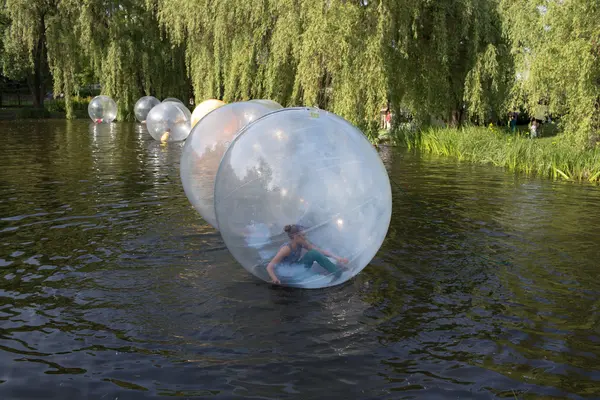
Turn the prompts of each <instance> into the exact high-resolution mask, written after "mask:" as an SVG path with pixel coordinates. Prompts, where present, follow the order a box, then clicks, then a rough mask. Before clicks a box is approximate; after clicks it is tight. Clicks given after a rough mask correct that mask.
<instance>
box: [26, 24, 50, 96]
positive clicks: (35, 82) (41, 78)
mask: <svg viewBox="0 0 600 400" xmlns="http://www.w3.org/2000/svg"><path fill="white" fill-rule="evenodd" d="M39 28H40V36H39V38H38V41H37V44H36V46H35V48H34V49H33V52H34V53H33V76H32V77H31V80H30V82H31V83H30V85H29V89H30V90H31V94H32V96H33V106H34V107H35V108H42V107H43V106H44V97H45V94H46V71H47V70H48V64H47V63H48V61H47V57H46V52H47V49H46V21H45V15H44V14H42V16H41V17H40V27H39ZM28 81H29V80H28Z"/></svg>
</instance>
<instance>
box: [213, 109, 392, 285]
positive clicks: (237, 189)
mask: <svg viewBox="0 0 600 400" xmlns="http://www.w3.org/2000/svg"><path fill="white" fill-rule="evenodd" d="M214 190H215V194H214V204H215V210H216V217H217V223H218V225H219V230H220V231H221V235H222V237H223V240H224V241H225V244H226V245H227V247H228V248H229V250H230V251H231V253H232V254H233V256H234V257H235V258H236V260H237V261H238V262H239V263H240V264H241V265H242V266H244V268H245V269H247V270H248V271H249V272H251V273H253V274H254V275H256V276H257V277H259V278H261V279H263V280H265V281H268V282H274V283H277V284H282V285H286V286H292V287H301V288H322V287H327V286H333V285H337V284H340V283H343V282H345V281H347V280H348V279H350V278H352V277H353V276H355V275H356V274H358V273H359V272H360V271H361V270H362V269H363V268H365V266H366V265H367V264H368V263H369V262H370V261H371V259H372V258H373V257H374V256H375V254H376V253H377V251H378V250H379V248H380V246H381V244H382V243H383V240H384V238H385V236H386V234H387V230H388V226H389V223H390V218H391V212H392V194H391V187H390V181H389V178H388V175H387V172H386V170H385V167H384V165H383V163H382V161H381V159H380V157H379V155H378V154H377V151H376V150H375V149H374V147H373V146H372V145H371V144H370V143H369V142H368V141H367V139H366V138H365V136H364V135H363V133H362V132H361V131H360V130H359V129H357V128H356V127H354V126H353V125H352V124H350V123H349V122H347V121H346V120H344V119H343V118H340V117H338V116H336V115H334V114H331V113H328V112H325V111H322V110H318V109H313V108H288V109H284V110H281V111H276V112H273V113H270V114H268V115H266V116H264V117H262V118H260V119H259V120H257V121H256V122H254V123H253V124H250V125H249V126H248V127H247V128H246V129H244V130H243V131H242V132H241V133H240V134H239V135H238V137H237V138H236V140H235V141H234V142H233V143H232V144H231V145H230V147H229V148H228V150H227V152H226V153H225V155H224V156H223V159H222V161H221V165H220V167H219V170H218V172H217V177H216V180H215V189H214Z"/></svg>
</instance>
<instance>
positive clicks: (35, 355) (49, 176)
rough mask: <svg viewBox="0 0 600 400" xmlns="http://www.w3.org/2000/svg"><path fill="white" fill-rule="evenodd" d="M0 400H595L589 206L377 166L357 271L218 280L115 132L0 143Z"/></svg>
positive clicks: (599, 314) (209, 243)
mask: <svg viewBox="0 0 600 400" xmlns="http://www.w3.org/2000/svg"><path fill="white" fill-rule="evenodd" d="M0 137H1V138H2V141H3V147H2V153H1V154H2V156H1V157H0V398H2V399H12V398H27V399H32V398H45V399H67V398H98V399H115V398H117V397H118V398H121V399H125V398H126V399H135V398H145V397H155V396H161V395H171V396H184V397H194V396H197V397H215V398H242V397H249V396H252V397H253V398H264V399H266V398H303V399H321V398H330V397H340V398H342V397H345V398H361V399H368V398H370V399H374V398H378V399H379V398H383V399H385V398H394V399H395V398H427V399H446V398H467V399H489V398H496V397H506V398H512V399H514V398H515V397H518V398H546V399H550V398H553V399H554V398H573V399H579V398H600V359H599V358H600V357H599V356H600V282H599V280H598V276H599V273H598V266H599V263H600V248H599V246H598V244H599V242H600V240H599V239H600V234H599V233H598V229H599V227H600V211H599V209H598V205H599V204H600V190H599V189H598V188H597V187H592V186H580V185H571V184H564V183H553V182H549V181H544V180H538V179H525V178H519V177H514V176H513V175H512V174H509V173H505V172H503V171H501V170H498V169H494V168H491V167H489V168H488V167H482V166H471V165H465V164H462V165H459V164H456V163H454V162H453V161H451V160H448V159H432V158H425V157H419V156H415V155H411V154H407V153H403V152H398V151H394V150H392V149H383V150H382V153H381V155H382V158H383V159H384V161H385V163H386V166H387V167H388V169H389V172H390V176H391V177H392V178H393V180H394V185H393V190H394V211H393V216H392V225H391V227H390V231H389V233H388V237H387V239H386V241H385V243H384V245H383V247H382V248H381V250H380V252H379V253H378V255H377V257H376V258H375V259H374V260H373V261H372V263H371V265H369V266H368V267H367V268H366V269H365V270H364V271H363V272H362V273H361V274H360V275H359V276H358V277H356V278H355V279H354V280H352V281H350V282H348V283H346V284H344V285H342V286H339V287H335V288H331V289H325V290H316V291H310V290H309V291H302V290H292V289H283V288H276V287H272V286H270V285H268V284H265V283H263V282H260V281H257V280H256V279H255V278H253V277H252V276H251V275H249V274H248V273H247V272H246V271H245V270H244V269H243V268H241V267H240V266H238V265H237V264H236V262H235V261H234V260H233V258H232V257H231V256H230V255H229V253H228V252H227V250H226V249H224V247H223V242H222V241H221V239H220V237H219V235H218V234H217V233H216V232H215V231H214V230H213V229H211V228H210V227H209V226H207V225H206V224H205V223H204V222H203V221H202V220H201V219H200V218H199V217H198V215H197V214H196V213H195V211H194V210H193V209H192V207H191V206H190V204H189V202H188V200H187V198H186V197H185V195H184V192H183V189H182V187H181V184H180V181H179V156H180V152H181V145H177V144H175V145H173V144H169V145H168V146H161V145H160V144H158V143H156V142H154V141H153V140H152V139H151V138H150V136H148V135H147V133H144V132H143V131H141V130H140V127H139V126H138V125H134V124H113V125H110V126H107V125H104V126H96V127H94V126H89V125H88V123H87V122H85V121H75V122H64V121H52V122H11V123H2V124H0Z"/></svg>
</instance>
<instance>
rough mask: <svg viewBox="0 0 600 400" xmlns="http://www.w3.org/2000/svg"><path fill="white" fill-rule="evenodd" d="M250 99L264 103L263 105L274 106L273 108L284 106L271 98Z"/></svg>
mask: <svg viewBox="0 0 600 400" xmlns="http://www.w3.org/2000/svg"><path fill="white" fill-rule="evenodd" d="M250 101H251V102H255V103H260V104H263V105H265V106H267V107H273V108H276V109H278V108H283V107H282V106H281V104H279V103H278V102H276V101H273V100H269V99H254V100H250Z"/></svg>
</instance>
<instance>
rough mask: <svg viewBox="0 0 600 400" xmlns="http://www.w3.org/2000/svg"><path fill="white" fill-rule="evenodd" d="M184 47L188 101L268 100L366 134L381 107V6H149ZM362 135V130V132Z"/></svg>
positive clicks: (297, 1)
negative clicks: (313, 111)
mask: <svg viewBox="0 0 600 400" xmlns="http://www.w3.org/2000/svg"><path fill="white" fill-rule="evenodd" d="M148 5H149V7H152V8H155V9H156V10H158V11H157V17H158V20H159V21H160V23H161V26H162V27H163V28H164V29H165V30H166V31H167V33H168V35H169V37H170V38H171V40H172V41H173V42H174V43H177V44H179V45H184V46H185V47H186V63H187V67H188V72H189V75H190V77H191V81H192V85H193V87H194V93H195V97H196V101H201V100H203V99H205V98H208V97H218V98H223V99H224V100H225V101H236V100H245V99H249V98H261V97H268V98H271V99H273V100H276V101H278V102H280V103H281V104H283V105H286V106H294V105H310V106H318V107H321V108H326V109H329V110H331V111H333V112H335V113H338V114H340V115H342V116H344V117H346V118H347V119H348V120H350V121H352V122H354V123H356V124H358V125H359V126H361V127H363V128H367V129H368V130H370V131H372V130H373V128H374V125H373V121H375V120H376V117H377V116H378V113H379V110H380V108H381V106H382V105H384V104H385V103H386V95H387V81H386V77H385V64H384V54H383V53H382V50H383V48H382V46H381V44H382V42H383V35H384V32H385V29H384V26H385V23H386V21H385V6H384V4H383V2H381V1H380V2H373V3H369V4H367V3H366V2H357V1H342V0H330V1H323V2H315V1H309V0H259V1H250V0H221V1H218V2H214V1H210V0H204V1H196V2H192V1H188V0H169V1H167V0H154V1H153V0H149V1H148ZM369 128H370V129H369Z"/></svg>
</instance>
